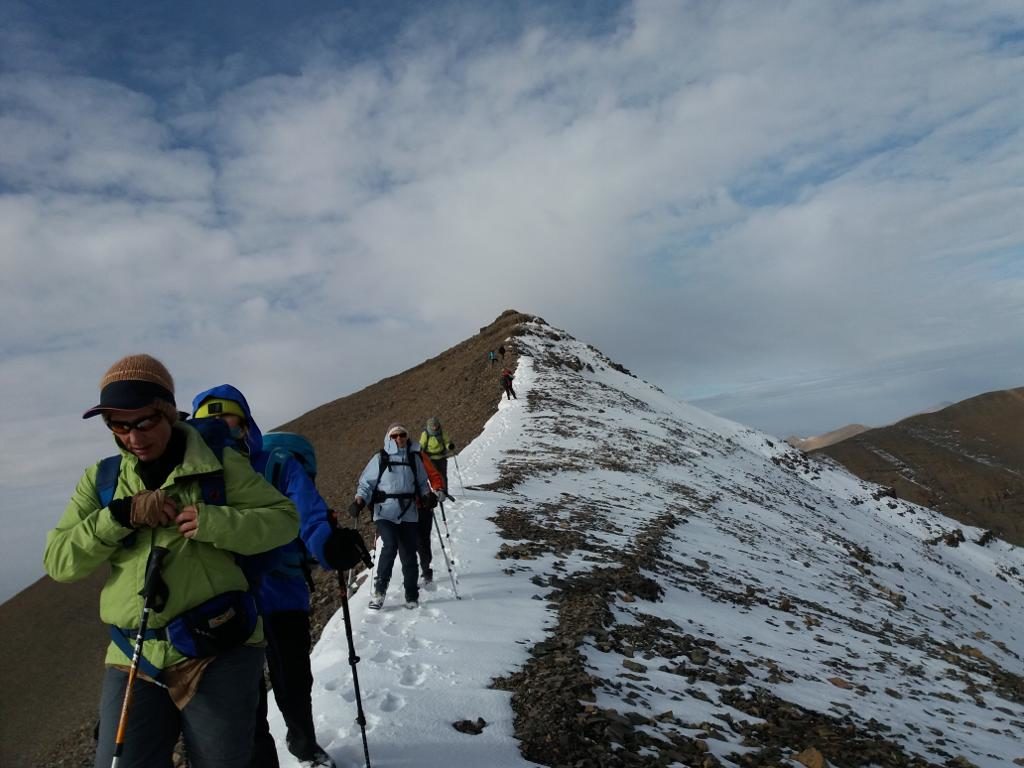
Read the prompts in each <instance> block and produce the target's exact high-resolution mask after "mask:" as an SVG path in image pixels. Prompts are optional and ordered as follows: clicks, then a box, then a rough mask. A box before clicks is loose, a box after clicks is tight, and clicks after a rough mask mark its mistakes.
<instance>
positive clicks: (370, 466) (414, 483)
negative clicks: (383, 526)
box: [356, 424, 431, 523]
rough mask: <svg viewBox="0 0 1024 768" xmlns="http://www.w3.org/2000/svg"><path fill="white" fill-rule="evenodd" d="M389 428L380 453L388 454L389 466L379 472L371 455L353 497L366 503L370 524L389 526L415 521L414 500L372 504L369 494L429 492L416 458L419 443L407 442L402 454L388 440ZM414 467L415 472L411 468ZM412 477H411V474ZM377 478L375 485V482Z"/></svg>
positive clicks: (377, 459) (377, 460)
mask: <svg viewBox="0 0 1024 768" xmlns="http://www.w3.org/2000/svg"><path fill="white" fill-rule="evenodd" d="M395 426H398V425H397V424H392V425H391V426H390V427H388V430H387V432H385V433H384V450H385V451H387V454H388V462H389V466H388V468H387V469H385V470H384V472H383V473H381V471H380V454H379V453H375V454H373V456H372V457H370V460H369V461H368V462H367V463H366V467H365V468H364V469H363V473H362V474H361V475H360V476H359V483H358V485H357V487H356V495H357V496H359V497H360V498H361V499H363V501H365V502H366V503H367V506H369V507H370V508H371V510H372V511H373V519H374V520H388V521H390V522H392V523H415V522H417V521H418V520H419V512H418V511H417V509H416V502H415V500H412V499H408V500H405V501H403V500H401V499H394V498H389V499H385V500H384V501H382V502H380V503H378V504H374V503H373V502H372V499H373V492H374V491H377V490H379V491H381V492H383V493H387V494H392V493H401V494H415V493H417V492H418V493H419V495H420V496H426V495H427V494H428V493H430V492H431V488H430V482H429V480H428V478H427V470H426V469H425V468H424V466H423V459H422V458H421V457H420V446H419V443H417V442H415V441H413V440H409V442H408V443H407V445H406V450H405V451H400V450H399V449H398V444H397V443H396V442H395V441H394V440H392V439H391V437H390V435H391V430H392V428H394V427H395ZM414 464H415V469H414V467H413V465H414ZM414 473H415V474H414ZM378 476H379V477H380V481H379V482H378V480H377V478H378Z"/></svg>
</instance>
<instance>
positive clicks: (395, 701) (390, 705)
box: [380, 691, 405, 712]
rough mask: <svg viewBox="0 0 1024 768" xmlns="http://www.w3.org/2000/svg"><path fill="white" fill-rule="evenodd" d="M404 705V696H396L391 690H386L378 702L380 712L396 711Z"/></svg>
mask: <svg viewBox="0 0 1024 768" xmlns="http://www.w3.org/2000/svg"><path fill="white" fill-rule="evenodd" d="M404 706H405V698H404V697H402V696H396V695H395V694H393V693H392V692H391V691H387V692H386V693H385V694H384V698H382V699H381V702H380V711H381V712H397V711H398V710H400V709H402V708H403V707H404Z"/></svg>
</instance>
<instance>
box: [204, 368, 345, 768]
mask: <svg viewBox="0 0 1024 768" xmlns="http://www.w3.org/2000/svg"><path fill="white" fill-rule="evenodd" d="M192 410H193V416H194V418H197V419H201V418H210V417H215V418H220V419H223V420H224V421H225V422H226V423H227V424H228V426H229V427H230V428H231V434H232V437H234V438H235V440H236V442H237V445H238V449H239V450H240V451H241V452H242V453H244V454H245V455H247V456H248V458H249V461H250V463H251V464H252V467H253V469H255V470H256V471H257V472H260V473H264V471H265V470H266V469H267V464H268V460H269V459H270V454H269V453H268V452H267V451H265V450H263V434H262V432H261V431H260V428H259V426H257V424H256V422H255V421H254V420H253V418H252V412H251V411H250V409H249V403H248V402H247V401H246V399H245V396H244V395H243V394H242V393H241V392H240V391H239V390H238V389H236V388H235V387H233V386H231V385H230V384H221V385H220V386H216V387H212V388H210V389H207V390H205V391H204V392H200V393H199V394H198V395H196V396H195V398H194V399H193V400H192ZM275 471H276V473H277V475H278V476H277V477H271V478H267V479H268V480H270V481H271V482H273V484H274V485H275V486H276V487H277V489H278V490H279V491H280V492H281V493H283V494H284V495H285V496H287V497H288V498H289V499H291V500H292V501H293V502H294V504H295V506H296V508H297V509H298V511H299V538H297V539H295V540H293V541H292V542H290V543H288V544H285V545H284V546H282V547H278V548H277V549H273V550H271V551H270V552H265V553H263V554H260V555H255V556H250V557H245V558H240V562H241V565H242V569H243V570H244V571H245V573H246V576H247V577H248V578H249V583H250V585H251V586H252V589H253V591H254V594H255V595H256V603H257V605H258V606H259V609H260V613H261V614H262V615H263V623H264V630H265V633H266V636H267V668H268V670H269V672H270V684H271V686H272V687H273V689H274V698H275V700H276V701H277V705H278V708H279V709H280V710H281V714H282V715H283V717H284V721H285V724H286V726H287V728H288V731H287V735H286V743H287V745H288V751H289V752H291V753H292V754H293V755H294V756H295V757H296V758H298V759H299V760H300V761H302V763H303V765H307V766H330V767H332V768H333V766H334V763H333V762H332V761H331V758H330V757H329V756H328V755H327V753H326V752H324V750H323V749H322V748H321V747H320V745H319V744H317V741H316V733H315V730H314V727H313V710H312V702H311V690H312V686H313V673H312V671H311V669H310V663H309V652H310V646H311V641H310V630H309V611H310V599H309V593H310V587H311V586H312V578H311V577H310V573H309V557H308V554H307V553H312V555H313V556H314V557H315V558H316V559H317V560H318V561H319V562H320V563H321V564H322V565H323V566H324V567H325V568H333V569H346V568H351V567H352V566H353V565H354V564H355V563H356V562H358V560H359V550H358V549H357V548H356V545H355V544H354V542H353V541H352V538H351V537H352V535H353V534H355V532H354V531H352V530H346V529H335V528H334V527H333V525H332V524H331V517H330V512H329V510H328V508H327V503H326V502H325V501H324V500H323V498H322V497H321V496H320V494H319V492H318V491H317V489H316V486H315V485H314V484H313V480H312V479H311V478H310V475H309V473H308V472H307V470H306V469H304V468H303V466H302V465H301V464H300V463H299V462H298V461H297V460H295V459H289V460H287V461H286V462H285V463H284V464H283V465H280V466H279V467H277V466H275ZM314 471H315V470H314ZM356 535H357V534H356ZM260 689H261V697H260V709H261V714H262V717H260V718H259V719H258V722H257V728H256V734H255V739H256V743H255V745H254V750H253V759H252V763H251V766H252V768H257V767H258V768H277V766H278V760H277V749H276V747H275V746H274V740H273V737H272V736H271V734H270V729H269V727H268V725H267V717H266V712H267V707H266V703H267V702H266V696H267V694H266V686H265V685H264V684H263V682H262V680H261V681H260Z"/></svg>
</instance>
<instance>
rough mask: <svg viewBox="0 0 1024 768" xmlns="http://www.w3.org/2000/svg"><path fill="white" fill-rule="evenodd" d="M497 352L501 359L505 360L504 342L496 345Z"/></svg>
mask: <svg viewBox="0 0 1024 768" xmlns="http://www.w3.org/2000/svg"><path fill="white" fill-rule="evenodd" d="M498 354H499V355H501V361H502V362H505V345H504V344H502V345H501V346H500V347H498Z"/></svg>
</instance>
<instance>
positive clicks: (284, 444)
mask: <svg viewBox="0 0 1024 768" xmlns="http://www.w3.org/2000/svg"><path fill="white" fill-rule="evenodd" d="M263 450H264V451H266V452H267V453H269V454H270V456H269V458H268V459H267V465H266V466H265V467H264V468H263V476H264V477H265V478H266V479H267V481H268V482H269V483H270V484H271V485H273V486H274V487H275V488H278V480H279V479H280V477H281V469H282V467H284V465H285V463H286V462H287V461H288V459H295V460H296V461H297V462H299V464H300V465H302V468H303V469H304V470H306V474H307V475H309V478H310V479H311V480H313V481H314V482H316V451H314V450H313V445H312V443H310V442H309V440H307V439H306V438H305V437H303V436H302V435H299V434H296V433H295V432H267V434H265V435H264V436H263ZM278 490H280V488H278Z"/></svg>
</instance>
